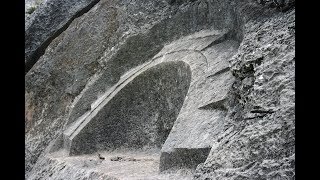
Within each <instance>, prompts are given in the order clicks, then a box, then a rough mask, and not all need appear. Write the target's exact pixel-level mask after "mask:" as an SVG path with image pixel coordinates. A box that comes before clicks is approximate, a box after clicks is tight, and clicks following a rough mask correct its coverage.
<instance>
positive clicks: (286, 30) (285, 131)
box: [25, 0, 295, 179]
mask: <svg viewBox="0 0 320 180" xmlns="http://www.w3.org/2000/svg"><path fill="white" fill-rule="evenodd" d="M30 2H31V1H29V3H30ZM39 2H40V1H39ZM294 3H295V2H294V0H283V1H279V0H273V1H269V0H156V1H155V0H121V1H120V0H81V1H70V0H69V1H66V0H46V1H43V2H42V3H38V4H37V5H28V7H26V8H29V9H30V7H29V6H32V7H33V8H32V10H30V11H28V13H29V15H27V17H26V26H25V34H26V39H25V64H26V69H25V73H26V75H25V89H26V91H25V113H26V114H25V154H26V156H25V164H26V165H25V169H26V175H25V177H26V179H295V7H294Z"/></svg>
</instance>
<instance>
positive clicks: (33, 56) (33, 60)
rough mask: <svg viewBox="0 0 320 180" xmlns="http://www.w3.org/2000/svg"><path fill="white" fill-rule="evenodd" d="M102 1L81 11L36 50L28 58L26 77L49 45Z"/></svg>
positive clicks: (96, 1) (92, 3)
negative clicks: (77, 19) (74, 21)
mask: <svg viewBox="0 0 320 180" xmlns="http://www.w3.org/2000/svg"><path fill="white" fill-rule="evenodd" d="M99 1H100V0H94V1H92V2H91V3H90V4H88V5H87V6H86V7H84V8H83V9H81V10H79V11H78V12H76V13H75V15H74V16H72V17H71V18H70V19H69V20H68V21H67V22H66V23H65V24H64V25H63V26H62V27H61V28H60V29H57V30H56V31H55V32H54V33H53V34H52V35H51V36H50V37H48V38H47V39H46V40H45V41H44V42H43V43H42V44H41V45H40V46H39V47H38V48H36V50H35V51H34V52H33V53H31V55H30V56H28V57H26V60H25V75H26V74H27V73H28V72H29V71H30V69H31V68H32V67H33V65H34V64H35V63H36V62H37V61H38V60H39V58H40V57H41V56H42V55H43V54H44V53H45V50H46V49H47V47H48V46H49V44H50V43H51V42H52V41H53V40H54V39H55V38H56V37H58V36H59V35H60V34H61V33H62V32H64V31H65V30H66V29H67V28H68V27H69V25H70V24H71V23H72V21H73V20H74V19H76V18H78V17H80V16H82V15H83V14H85V13H87V12H88V11H89V10H90V9H91V8H92V7H93V6H94V5H96V4H97V3H98V2H99Z"/></svg>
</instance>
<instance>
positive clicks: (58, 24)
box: [25, 0, 99, 73]
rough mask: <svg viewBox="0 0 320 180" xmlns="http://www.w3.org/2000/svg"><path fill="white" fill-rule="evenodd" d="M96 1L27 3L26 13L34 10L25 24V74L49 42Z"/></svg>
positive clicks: (57, 0)
mask: <svg viewBox="0 0 320 180" xmlns="http://www.w3.org/2000/svg"><path fill="white" fill-rule="evenodd" d="M98 1H99V0H80V1H79V0H73V1H72V0H46V1H44V2H43V3H42V4H41V5H40V6H39V4H40V3H39V1H33V2H34V5H33V6H32V5H31V3H27V4H26V8H28V9H27V12H29V11H31V10H30V9H34V10H32V14H31V12H30V14H31V15H30V17H29V18H28V19H27V20H26V24H25V72H26V73H27V72H28V71H29V70H30V69H31V68H32V66H33V65H34V63H35V62H36V61H37V60H38V59H39V57H40V56H41V55H42V54H43V53H44V51H45V49H46V47H47V46H48V45H49V44H50V42H51V41H52V40H53V39H54V38H55V37H57V36H58V35H59V34H60V33H61V32H62V31H64V30H65V29H66V28H67V26H68V25H69V24H70V22H72V20H73V19H74V18H76V17H78V16H80V15H82V14H83V13H84V12H86V11H88V10H89V9H90V8H91V7H92V6H93V5H94V4H96V3H97V2H98ZM29 6H31V7H29ZM37 6H39V7H37ZM33 11H34V12H33Z"/></svg>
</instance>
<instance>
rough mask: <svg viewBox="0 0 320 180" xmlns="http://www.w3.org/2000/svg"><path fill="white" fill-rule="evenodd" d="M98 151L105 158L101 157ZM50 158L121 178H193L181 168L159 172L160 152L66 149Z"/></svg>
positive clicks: (137, 179) (148, 179) (133, 179)
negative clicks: (76, 152) (76, 151)
mask: <svg viewBox="0 0 320 180" xmlns="http://www.w3.org/2000/svg"><path fill="white" fill-rule="evenodd" d="M98 153H99V154H100V155H101V157H103V158H104V159H100V158H99V156H98ZM50 158H52V159H55V160H58V161H63V162H66V164H67V165H70V166H74V167H77V168H83V169H88V170H93V171H96V172H99V173H103V174H106V175H108V176H112V177H115V178H118V179H121V180H165V179H170V180H174V179H176V180H178V179H185V180H188V179H192V177H193V175H192V171H191V170H188V169H180V170H177V171H174V172H173V171H171V172H162V173H159V163H160V152H159V150H151V151H144V152H141V151H130V152H128V151H127V152H119V151H117V152H97V153H95V154H90V155H81V156H66V154H65V152H64V151H59V152H55V153H52V154H50Z"/></svg>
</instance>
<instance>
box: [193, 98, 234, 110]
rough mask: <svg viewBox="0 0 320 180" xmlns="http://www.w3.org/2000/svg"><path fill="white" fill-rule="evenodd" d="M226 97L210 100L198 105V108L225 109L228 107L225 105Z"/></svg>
mask: <svg viewBox="0 0 320 180" xmlns="http://www.w3.org/2000/svg"><path fill="white" fill-rule="evenodd" d="M225 102H226V99H222V100H218V101H214V102H210V103H208V104H206V105H202V106H200V107H198V109H204V110H211V109H219V110H222V111H227V110H228V109H227V108H226V106H225Z"/></svg>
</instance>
